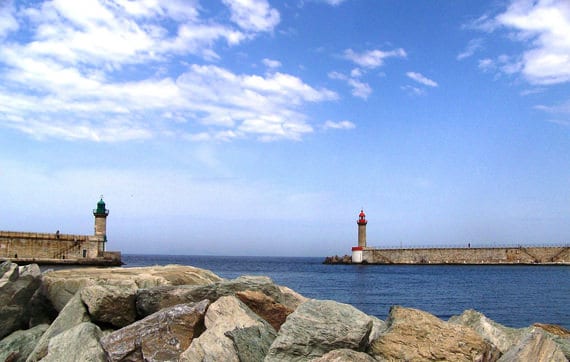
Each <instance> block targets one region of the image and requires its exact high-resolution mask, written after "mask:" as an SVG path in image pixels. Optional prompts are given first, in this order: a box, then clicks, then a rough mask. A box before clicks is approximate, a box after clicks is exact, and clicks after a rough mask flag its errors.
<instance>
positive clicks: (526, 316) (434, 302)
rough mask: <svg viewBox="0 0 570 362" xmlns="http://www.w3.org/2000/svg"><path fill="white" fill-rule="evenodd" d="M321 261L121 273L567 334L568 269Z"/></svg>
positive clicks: (133, 260)
mask: <svg viewBox="0 0 570 362" xmlns="http://www.w3.org/2000/svg"><path fill="white" fill-rule="evenodd" d="M323 260H324V258H318V257H307V258H303V257H249V256H182V255H132V254H131V255H129V254H126V255H125V254H124V255H123V262H124V263H125V265H124V267H125V268H129V267H139V266H153V265H168V264H179V265H191V266H194V267H198V268H203V269H208V270H211V271H212V272H214V273H216V274H217V275H219V276H220V277H223V278H228V279H232V278H236V277H238V276H241V275H265V276H268V277H270V278H271V279H273V281H274V282H275V283H277V284H280V285H284V286H287V287H289V288H291V289H293V290H295V291H297V292H298V293H301V294H302V295H304V296H306V297H309V298H316V299H328V300H334V301H337V302H341V303H347V304H351V305H353V306H354V307H356V308H358V309H360V310H361V311H363V312H364V313H366V314H370V315H374V316H376V317H378V318H380V319H382V320H386V318H387V316H388V314H389V311H390V307H391V306H393V305H400V306H404V307H409V308H417V309H421V310H424V311H427V312H429V313H432V314H434V315H435V316H437V317H439V318H441V319H443V320H447V319H449V318H450V317H451V316H453V315H459V314H461V313H462V312H463V311H464V310H467V309H475V310H477V311H479V312H481V313H483V314H485V315H486V316H487V317H489V318H491V319H492V320H494V321H496V322H498V323H500V324H503V325H505V326H508V327H513V328H519V327H527V326H529V325H531V324H533V323H549V324H558V325H560V326H563V327H565V328H567V329H570V266H550V265H530V266H528V265H527V266H525V265H515V266H513V265H325V264H322V262H323Z"/></svg>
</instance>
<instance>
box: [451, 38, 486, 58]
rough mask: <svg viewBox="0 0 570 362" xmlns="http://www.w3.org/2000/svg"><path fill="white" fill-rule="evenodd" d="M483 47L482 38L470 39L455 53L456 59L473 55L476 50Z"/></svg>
mask: <svg viewBox="0 0 570 362" xmlns="http://www.w3.org/2000/svg"><path fill="white" fill-rule="evenodd" d="M482 48H483V39H480V38H477V39H472V40H470V41H469V44H467V47H466V48H465V49H464V50H463V51H462V52H461V53H459V54H458V55H457V60H463V59H466V58H469V57H471V56H473V54H475V53H476V52H477V51H478V50H480V49H482Z"/></svg>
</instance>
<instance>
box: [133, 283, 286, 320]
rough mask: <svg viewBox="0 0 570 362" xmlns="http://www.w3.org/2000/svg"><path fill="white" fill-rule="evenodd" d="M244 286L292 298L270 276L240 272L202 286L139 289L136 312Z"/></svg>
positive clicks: (215, 297) (283, 298)
mask: <svg viewBox="0 0 570 362" xmlns="http://www.w3.org/2000/svg"><path fill="white" fill-rule="evenodd" d="M246 290H253V291H259V292H262V293H263V294H265V295H268V296H270V297H272V298H273V299H274V300H275V301H276V302H278V303H286V302H287V301H291V295H290V294H287V296H285V295H284V294H283V292H281V289H280V288H279V286H278V285H276V284H274V283H273V281H272V280H271V279H270V278H268V277H264V276H241V277H239V278H236V279H232V280H224V281H220V282H217V283H212V284H208V285H202V286H188V285H181V286H161V287H155V288H150V289H141V290H139V291H138V293H137V313H138V314H139V315H140V316H147V315H149V314H152V313H155V312H157V311H159V310H161V309H163V308H166V307H170V306H172V305H176V304H180V303H192V302H198V301H200V300H203V299H209V300H211V301H212V302H214V301H216V300H218V298H220V297H223V296H227V295H235V293H237V292H241V291H246Z"/></svg>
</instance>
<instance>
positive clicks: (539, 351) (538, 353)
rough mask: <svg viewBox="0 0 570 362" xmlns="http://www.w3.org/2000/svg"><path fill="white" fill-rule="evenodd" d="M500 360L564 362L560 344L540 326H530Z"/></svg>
mask: <svg viewBox="0 0 570 362" xmlns="http://www.w3.org/2000/svg"><path fill="white" fill-rule="evenodd" d="M499 361H500V362H515V361H517V362H518V361H549V362H566V361H567V359H566V357H565V356H564V353H563V351H562V349H561V348H560V346H559V345H558V344H556V343H555V342H554V341H553V340H552V339H551V338H549V337H548V335H547V333H545V332H544V331H543V330H541V329H540V328H532V330H531V331H529V333H527V335H526V336H525V337H524V338H523V339H522V340H521V341H520V342H519V343H518V344H517V345H516V346H514V347H513V348H511V349H510V350H508V351H507V352H506V353H505V354H504V355H503V356H502V357H501V359H499Z"/></svg>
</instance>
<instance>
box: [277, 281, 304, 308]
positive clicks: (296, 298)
mask: <svg viewBox="0 0 570 362" xmlns="http://www.w3.org/2000/svg"><path fill="white" fill-rule="evenodd" d="M278 287H279V290H280V291H281V294H282V295H283V297H282V299H281V301H280V303H282V304H283V305H284V306H286V307H287V308H290V309H293V310H295V309H297V307H298V306H300V305H301V304H303V303H305V302H306V301H308V300H309V298H306V297H304V296H302V295H301V294H299V293H297V292H296V291H294V290H293V289H291V288H289V287H286V286H283V285H278Z"/></svg>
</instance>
